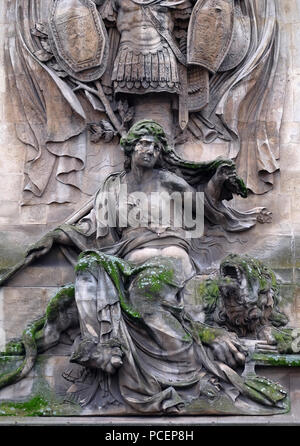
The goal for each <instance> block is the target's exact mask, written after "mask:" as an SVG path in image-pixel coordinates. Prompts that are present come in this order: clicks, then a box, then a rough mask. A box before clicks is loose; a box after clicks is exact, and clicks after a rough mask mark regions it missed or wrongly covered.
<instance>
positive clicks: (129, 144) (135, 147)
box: [120, 119, 169, 170]
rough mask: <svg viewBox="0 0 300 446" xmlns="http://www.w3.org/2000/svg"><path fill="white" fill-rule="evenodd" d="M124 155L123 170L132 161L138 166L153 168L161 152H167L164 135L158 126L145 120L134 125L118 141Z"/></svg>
mask: <svg viewBox="0 0 300 446" xmlns="http://www.w3.org/2000/svg"><path fill="white" fill-rule="evenodd" d="M120 144H121V147H122V148H123V150H124V153H125V169H126V170H129V169H130V167H131V162H132V160H133V159H134V160H135V162H137V163H138V164H139V165H140V166H144V167H154V166H155V165H157V163H159V160H160V158H161V155H162V154H163V152H168V151H169V148H168V143H167V137H166V134H165V132H164V130H163V128H162V126H161V125H160V124H157V123H156V122H155V121H152V120H149V119H145V120H143V121H139V122H137V123H136V124H134V125H133V126H132V127H131V129H130V130H129V131H128V133H127V135H126V136H124V137H123V138H122V139H121V141H120Z"/></svg>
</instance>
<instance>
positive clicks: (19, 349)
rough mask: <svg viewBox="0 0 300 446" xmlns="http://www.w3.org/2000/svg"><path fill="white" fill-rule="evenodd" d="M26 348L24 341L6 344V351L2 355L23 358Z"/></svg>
mask: <svg viewBox="0 0 300 446" xmlns="http://www.w3.org/2000/svg"><path fill="white" fill-rule="evenodd" d="M24 354H25V348H24V344H23V342H22V341H10V342H8V343H7V344H6V346H5V350H4V351H3V352H1V353H0V357H1V356H23V355H24Z"/></svg>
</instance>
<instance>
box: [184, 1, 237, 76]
mask: <svg viewBox="0 0 300 446" xmlns="http://www.w3.org/2000/svg"><path fill="white" fill-rule="evenodd" d="M233 21H234V0H198V2H197V3H196V5H195V6H194V9H193V12H192V15H191V19H190V23H189V29H188V54H187V61H188V64H191V65H199V66H201V67H203V68H206V69H207V70H209V71H210V72H212V73H215V72H216V71H217V70H218V68H219V67H220V65H221V64H222V62H223V60H224V58H225V57H226V54H227V52H228V49H229V47H230V44H231V41H232V35H233Z"/></svg>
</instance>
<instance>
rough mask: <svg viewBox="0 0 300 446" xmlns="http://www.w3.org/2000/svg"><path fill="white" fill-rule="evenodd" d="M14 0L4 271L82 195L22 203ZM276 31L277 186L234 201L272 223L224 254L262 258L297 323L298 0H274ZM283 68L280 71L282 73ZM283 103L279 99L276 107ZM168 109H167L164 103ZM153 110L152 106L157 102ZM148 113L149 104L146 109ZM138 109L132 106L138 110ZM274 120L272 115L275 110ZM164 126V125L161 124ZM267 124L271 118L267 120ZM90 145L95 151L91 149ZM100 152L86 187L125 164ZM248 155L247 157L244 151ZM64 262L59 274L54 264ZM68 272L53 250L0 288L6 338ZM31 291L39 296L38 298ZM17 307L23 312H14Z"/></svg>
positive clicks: (5, 131)
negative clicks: (281, 78) (283, 82)
mask: <svg viewBox="0 0 300 446" xmlns="http://www.w3.org/2000/svg"><path fill="white" fill-rule="evenodd" d="M12 4H13V2H12V1H10V0H1V3H0V8H1V11H0V12H1V13H0V24H1V27H0V42H1V49H0V135H1V138H0V150H1V157H0V191H1V196H0V257H1V259H4V260H2V261H4V264H3V265H1V267H2V268H5V267H6V266H9V265H12V264H14V263H15V262H16V261H17V260H19V258H20V256H21V254H22V252H23V251H24V247H26V246H27V245H28V244H30V243H32V242H34V241H36V240H37V239H38V238H39V237H40V236H41V235H43V234H44V233H46V232H47V231H48V230H49V229H53V228H54V227H56V226H57V224H60V223H61V222H63V221H64V219H65V218H67V217H68V216H69V215H71V214H72V212H74V211H75V210H76V209H78V208H79V207H80V204H81V203H84V202H85V201H86V199H87V197H88V196H87V195H86V194H84V193H82V192H79V191H78V190H75V189H74V196H75V200H73V201H75V202H73V203H65V204H57V203H54V204H50V205H45V204H38V205H34V206H33V205H22V199H23V194H22V191H23V187H24V181H25V180H24V168H25V163H26V156H27V151H26V147H25V145H24V144H23V143H22V142H20V140H19V139H18V138H17V136H16V131H15V125H16V124H22V122H20V119H21V118H20V117H19V116H18V114H17V113H16V107H14V104H13V103H12V98H13V95H12V94H11V90H10V89H11V88H12V87H11V85H12V84H11V83H8V81H7V77H6V71H7V70H6V65H7V63H8V62H7V60H6V59H5V54H4V46H5V45H7V44H8V43H7V42H8V39H9V37H10V36H13V33H14V20H15V19H14V16H13V15H12V8H11V6H12ZM278 6H279V21H280V28H281V49H280V51H281V61H282V63H284V64H286V69H287V73H288V79H287V87H286V94H285V107H284V114H283V121H282V125H281V130H280V172H276V173H275V177H274V180H275V182H274V188H273V190H272V191H270V192H268V193H266V194H263V195H252V196H250V198H249V199H248V200H247V202H244V201H243V200H242V199H241V200H238V199H235V200H236V204H237V205H238V207H239V208H240V209H243V208H245V209H246V208H249V202H250V205H253V206H266V207H267V208H268V209H269V210H271V211H272V213H273V222H272V223H271V224H265V225H257V227H256V228H255V229H253V230H252V231H251V232H249V233H247V234H243V235H241V236H239V237H236V240H235V241H234V242H233V243H230V244H229V245H228V247H227V248H226V249H227V252H229V251H233V252H239V253H249V254H251V255H254V256H256V257H258V258H259V259H263V260H265V261H266V262H267V263H268V264H269V265H270V266H271V267H272V268H274V270H275V271H276V273H277V274H278V276H279V278H280V279H281V281H282V290H283V295H284V297H285V299H286V301H287V302H288V312H289V316H290V318H291V323H292V324H293V325H294V326H295V325H296V326H300V223H299V221H300V206H299V203H300V183H299V181H298V179H299V178H300V150H299V147H300V53H299V48H300V45H299V43H300V34H299V23H300V1H299V0H279V1H278ZM282 72H284V70H282ZM279 106H280V104H278V107H279ZM164 107H165V108H164ZM154 108H155V107H154ZM167 111H168V103H167V102H166V104H165V105H163V106H162V109H161V114H160V116H157V115H156V116H154V117H156V118H158V119H159V120H164V116H167V114H168V113H167ZM149 112H150V114H151V107H149ZM140 113H142V112H141V110H140V108H139V105H138V104H137V110H136V114H137V117H138V118H140V117H142V116H139V115H140ZM273 117H276V110H274V113H273ZM163 123H164V124H165V126H166V127H167V128H168V127H169V122H167V121H166V122H163ZM270 125H272V122H270ZM93 150H94V151H93ZM101 150H102V153H99V152H95V149H93V148H91V151H90V153H89V155H88V158H89V160H88V162H87V165H88V168H87V170H86V173H85V175H86V178H88V179H89V181H92V186H90V190H93V189H94V190H96V189H97V182H98V178H99V177H104V176H105V174H106V173H107V172H108V171H109V170H117V169H118V168H120V166H121V165H122V154H121V153H120V152H119V149H118V148H117V143H116V142H115V141H114V140H113V141H112V142H110V143H105V142H103V143H102V149H101ZM178 151H179V153H180V154H183V155H184V156H185V158H187V159H191V160H195V161H199V160H207V159H213V158H215V157H216V156H220V155H222V156H229V146H228V144H227V143H226V142H224V141H222V140H216V141H215V142H213V143H211V144H205V143H203V142H199V143H196V142H194V143H187V144H185V145H183V146H180V147H179V149H178ZM249 157H250V158H251V154H249ZM98 166H99V170H98ZM57 260H59V261H60V263H61V269H60V274H59V275H58V274H57V269H56V268H54V263H55V262H57ZM72 277H73V272H72V269H71V268H70V267H69V266H68V265H67V263H65V262H64V260H63V258H62V256H61V254H60V253H58V252H57V253H56V255H55V254H52V255H51V256H50V257H49V258H47V259H45V260H43V261H42V262H40V263H39V264H37V265H33V266H31V267H30V268H29V272H28V273H27V274H26V275H25V274H22V273H21V274H19V275H18V276H17V277H16V278H15V279H13V280H12V281H11V282H10V284H9V287H6V288H4V289H3V291H2V294H1V297H0V299H1V305H2V308H3V315H4V318H3V319H4V327H5V331H6V332H7V336H8V338H11V337H14V336H16V335H17V334H19V333H20V331H21V330H22V329H23V328H24V327H25V325H26V323H27V322H28V321H29V320H31V319H32V316H37V315H39V314H42V312H43V310H44V308H45V305H46V302H47V300H48V299H49V297H50V296H51V294H52V293H54V292H55V290H56V287H57V286H60V285H62V284H64V283H66V282H68V281H69V280H71V279H72ZM35 296H36V297H35ZM16 308H18V309H19V308H22V312H21V313H20V312H19V311H16Z"/></svg>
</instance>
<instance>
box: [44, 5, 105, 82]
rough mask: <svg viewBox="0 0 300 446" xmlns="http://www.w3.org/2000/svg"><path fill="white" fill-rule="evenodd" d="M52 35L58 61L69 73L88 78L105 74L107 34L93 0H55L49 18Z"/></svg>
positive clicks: (81, 78)
mask: <svg viewBox="0 0 300 446" xmlns="http://www.w3.org/2000/svg"><path fill="white" fill-rule="evenodd" d="M49 38H50V44H51V48H52V51H53V54H54V56H55V57H56V60H57V62H58V63H59V65H61V67H62V68H63V69H64V70H65V71H66V72H67V73H68V74H69V75H70V76H72V77H74V78H75V79H78V80H80V81H87V82H89V81H93V80H96V79H99V78H100V77H101V76H102V74H103V73H104V71H105V69H106V59H107V53H108V38H107V33H106V29H105V26H104V23H103V21H102V18H101V16H100V14H99V13H98V11H97V8H96V5H95V3H93V2H92V1H91V0H56V1H55V3H54V5H53V9H52V11H51V14H50V18H49Z"/></svg>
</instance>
